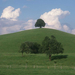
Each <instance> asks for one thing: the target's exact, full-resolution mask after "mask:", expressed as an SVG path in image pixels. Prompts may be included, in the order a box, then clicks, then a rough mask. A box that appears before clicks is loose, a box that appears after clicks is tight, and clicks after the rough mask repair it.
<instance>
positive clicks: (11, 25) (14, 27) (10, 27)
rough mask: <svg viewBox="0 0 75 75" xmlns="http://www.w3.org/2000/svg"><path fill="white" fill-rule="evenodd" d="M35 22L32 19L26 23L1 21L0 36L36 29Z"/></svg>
mask: <svg viewBox="0 0 75 75" xmlns="http://www.w3.org/2000/svg"><path fill="white" fill-rule="evenodd" d="M35 22H36V20H32V19H31V20H28V21H26V22H25V21H12V20H8V19H0V35H2V34H8V33H14V32H19V31H23V30H28V29H33V28H35V26H34V25H35Z"/></svg>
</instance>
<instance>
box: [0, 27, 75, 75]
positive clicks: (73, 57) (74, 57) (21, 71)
mask: <svg viewBox="0 0 75 75" xmlns="http://www.w3.org/2000/svg"><path fill="white" fill-rule="evenodd" d="M51 35H54V36H55V37H56V39H57V40H58V41H59V42H61V43H62V44H63V47H64V54H59V55H58V56H60V55H63V56H65V55H67V58H62V59H54V60H52V61H51V62H50V61H49V57H48V56H47V55H46V54H28V55H27V54H25V53H24V56H23V57H22V54H21V53H19V52H18V51H19V49H20V45H21V43H23V42H25V41H32V42H38V43H40V44H41V43H42V40H43V39H44V38H45V36H49V37H50V36H51ZM53 56H57V55H53ZM53 56H52V57H53ZM54 61H56V62H57V63H56V64H55V63H54ZM50 74H51V75H75V35H72V34H69V33H65V32H62V31H58V30H53V29H45V28H42V29H33V30H26V31H21V32H17V33H12V34H6V35H0V75H50Z"/></svg>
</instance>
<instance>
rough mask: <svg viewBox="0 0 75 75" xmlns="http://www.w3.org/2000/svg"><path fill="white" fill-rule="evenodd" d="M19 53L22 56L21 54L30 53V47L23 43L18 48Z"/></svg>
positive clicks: (27, 43)
mask: <svg viewBox="0 0 75 75" xmlns="http://www.w3.org/2000/svg"><path fill="white" fill-rule="evenodd" d="M20 52H21V53H22V56H23V53H24V52H25V53H30V47H29V42H24V43H22V44H21V46H20Z"/></svg>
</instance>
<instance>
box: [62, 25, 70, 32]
mask: <svg viewBox="0 0 75 75" xmlns="http://www.w3.org/2000/svg"><path fill="white" fill-rule="evenodd" d="M63 31H65V32H69V33H70V32H71V30H70V28H69V27H68V26H67V25H63Z"/></svg>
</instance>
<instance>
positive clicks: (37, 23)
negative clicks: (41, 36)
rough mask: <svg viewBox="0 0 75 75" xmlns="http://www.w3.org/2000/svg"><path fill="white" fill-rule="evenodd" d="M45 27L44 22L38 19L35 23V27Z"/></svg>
mask: <svg viewBox="0 0 75 75" xmlns="http://www.w3.org/2000/svg"><path fill="white" fill-rule="evenodd" d="M44 26H45V22H44V21H43V20H42V19H38V20H37V22H36V23H35V27H40V28H42V27H44Z"/></svg>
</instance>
